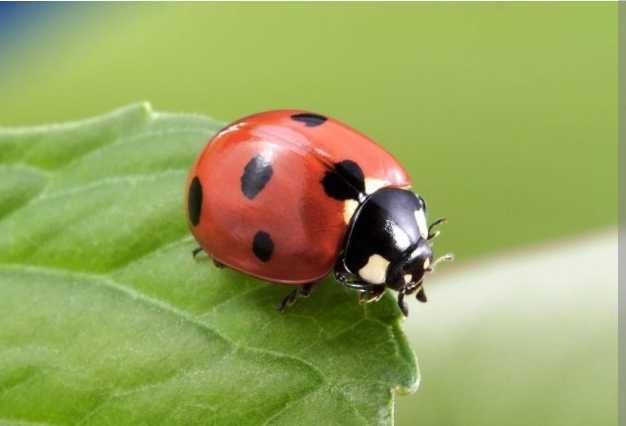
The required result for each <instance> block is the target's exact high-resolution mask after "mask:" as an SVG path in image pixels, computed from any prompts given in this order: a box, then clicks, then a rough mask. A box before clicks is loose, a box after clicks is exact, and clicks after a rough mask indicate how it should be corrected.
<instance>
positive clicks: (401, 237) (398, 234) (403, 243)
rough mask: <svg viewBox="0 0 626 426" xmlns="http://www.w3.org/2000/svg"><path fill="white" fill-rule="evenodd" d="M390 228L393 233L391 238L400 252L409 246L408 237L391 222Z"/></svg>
mask: <svg viewBox="0 0 626 426" xmlns="http://www.w3.org/2000/svg"><path fill="white" fill-rule="evenodd" d="M390 224H391V228H392V232H393V238H394V239H395V240H396V244H397V245H398V248H399V249H400V250H403V251H404V250H406V249H408V248H409V246H410V245H411V240H410V239H409V236H408V235H407V234H406V232H404V231H403V230H402V228H400V227H399V226H398V225H396V224H395V223H393V222H391V223H390Z"/></svg>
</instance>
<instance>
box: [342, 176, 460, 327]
mask: <svg viewBox="0 0 626 426" xmlns="http://www.w3.org/2000/svg"><path fill="white" fill-rule="evenodd" d="M444 221H445V219H438V220H436V221H434V222H433V223H432V224H431V225H430V226H428V223H427V220H426V203H425V202H424V199H423V198H422V197H420V196H419V195H417V194H415V193H414V192H412V191H410V190H408V189H402V188H392V187H387V188H382V189H379V190H378V191H376V192H374V193H373V194H371V195H369V196H368V197H367V198H366V199H365V200H364V201H363V202H362V203H361V205H360V206H359V208H358V209H357V211H356V212H355V213H354V216H353V218H352V222H351V227H350V230H349V233H348V238H347V240H346V246H345V248H344V257H343V262H344V263H345V266H346V268H347V269H348V270H349V271H350V272H352V273H353V274H356V275H358V277H359V279H360V280H362V281H363V282H364V283H365V284H364V288H366V289H368V290H366V291H371V290H369V288H371V287H376V288H381V286H386V287H389V288H391V289H393V290H396V291H397V292H398V304H399V306H400V308H401V309H402V311H403V312H404V313H405V315H406V314H407V313H408V310H407V308H406V304H405V303H404V300H403V299H404V296H405V295H411V294H416V297H417V299H418V300H420V301H421V302H426V295H425V293H424V289H423V287H422V283H423V280H424V276H425V275H426V273H427V272H431V271H432V270H433V268H434V267H435V265H436V264H437V263H438V262H441V261H445V260H451V259H452V256H450V255H446V256H442V257H440V258H439V259H437V260H435V261H433V251H432V245H431V240H432V239H433V238H435V237H436V236H437V235H439V232H438V231H436V232H433V228H434V227H435V226H436V225H438V224H440V223H443V222H444Z"/></svg>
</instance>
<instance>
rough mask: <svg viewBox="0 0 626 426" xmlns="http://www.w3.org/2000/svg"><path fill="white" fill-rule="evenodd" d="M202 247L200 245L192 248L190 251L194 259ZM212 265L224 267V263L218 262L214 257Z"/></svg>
mask: <svg viewBox="0 0 626 426" xmlns="http://www.w3.org/2000/svg"><path fill="white" fill-rule="evenodd" d="M203 250H204V249H203V248H202V247H196V248H195V249H193V250H192V251H191V255H192V256H193V258H194V259H195V258H196V257H197V256H198V254H199V253H201V252H202V251H203ZM213 265H215V267H216V268H219V269H222V268H224V267H225V266H226V265H224V264H223V263H222V262H219V261H217V260H215V259H213Z"/></svg>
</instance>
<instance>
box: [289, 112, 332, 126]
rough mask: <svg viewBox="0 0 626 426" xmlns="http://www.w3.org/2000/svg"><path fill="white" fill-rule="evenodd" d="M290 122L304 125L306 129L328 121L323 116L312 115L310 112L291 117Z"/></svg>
mask: <svg viewBox="0 0 626 426" xmlns="http://www.w3.org/2000/svg"><path fill="white" fill-rule="evenodd" d="M291 119H292V120H295V121H299V122H301V123H304V124H306V126H307V127H315V126H319V125H320V124H323V123H324V122H325V121H326V120H328V119H327V118H326V117H324V116H323V115H319V114H313V113H312V112H302V113H299V114H294V115H292V116H291Z"/></svg>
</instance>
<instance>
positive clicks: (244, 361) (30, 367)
mask: <svg viewBox="0 0 626 426" xmlns="http://www.w3.org/2000/svg"><path fill="white" fill-rule="evenodd" d="M221 126H222V123H219V122H216V121H213V120H210V119H207V118H205V117H201V116H196V115H187V114H165V113H156V112H153V111H152V110H151V108H150V106H149V105H148V104H138V105H131V106H129V107H126V108H123V109H121V110H118V111H115V112H113V113H110V114H107V115H104V116H101V117H98V118H94V119H88V120H84V121H80V122H76V123H68V124H62V125H52V126H42V127H34V128H23V129H0V324H1V325H2V326H1V327H0V423H3V424H25V422H28V424H30V423H32V424H53V425H57V424H58V425H65V424H89V425H98V424H139V423H141V424H220V425H222V424H237V425H242V424H246V425H261V424H285V425H288V424H289V425H293V424H303V425H306V424H346V425H351V424H355V425H363V424H390V423H392V421H393V418H392V417H393V414H392V413H393V391H394V390H400V391H404V392H407V391H411V390H414V389H415V387H416V384H417V378H418V373H417V367H416V364H415V358H414V355H413V353H412V351H411V350H410V348H409V347H408V345H407V342H406V339H405V337H404V335H403V333H402V331H401V329H400V327H399V324H398V320H399V311H398V309H397V308H396V306H395V303H394V300H393V298H392V296H391V295H386V296H385V297H384V298H383V300H381V301H380V302H379V303H377V304H374V305H367V306H362V305H359V304H358V303H356V295H355V294H354V293H352V292H350V291H348V290H345V289H343V288H342V287H341V286H339V285H337V284H336V283H334V282H333V281H332V280H327V281H325V282H324V283H323V284H322V285H321V286H320V287H319V288H318V289H317V291H316V292H315V293H314V295H313V296H312V297H311V298H310V299H308V300H304V301H301V302H299V303H298V304H296V305H295V306H294V307H293V308H292V309H290V310H289V311H288V312H287V313H285V314H280V313H279V312H277V311H276V309H275V307H276V304H277V302H278V301H279V300H280V299H281V298H282V297H283V296H284V295H285V294H286V293H287V292H288V291H289V290H290V289H288V288H285V287H284V286H277V285H268V284H267V283H265V282H262V281H259V280H255V279H252V278H249V277H247V276H244V275H242V274H240V273H237V272H235V271H231V270H227V269H224V270H220V269H216V268H215V267H214V266H213V265H212V263H211V261H210V260H209V259H207V258H206V257H199V258H198V259H196V260H194V259H192V257H191V250H192V249H193V248H194V247H195V246H196V245H195V242H194V240H193V238H192V237H191V236H190V233H189V231H188V229H187V226H186V222H185V210H184V202H183V199H184V192H185V188H184V185H185V177H186V173H187V170H188V168H189V167H190V165H191V163H192V162H193V160H194V158H195V156H196V155H197V153H198V152H199V150H200V149H202V147H203V146H204V144H206V143H207V141H208V140H209V138H210V137H211V136H212V135H213V134H214V133H215V132H216V131H217V130H218V129H219V128H220V127H221Z"/></svg>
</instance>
